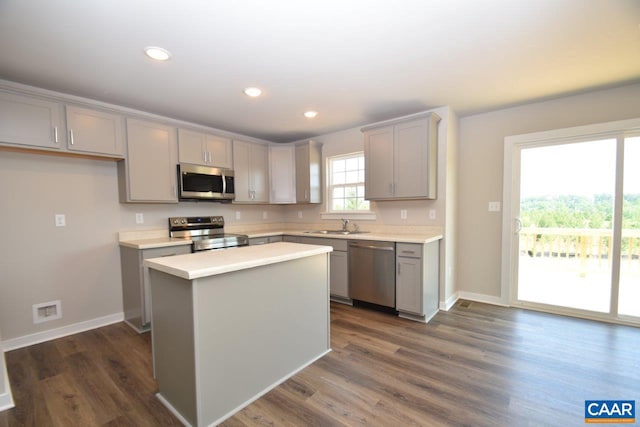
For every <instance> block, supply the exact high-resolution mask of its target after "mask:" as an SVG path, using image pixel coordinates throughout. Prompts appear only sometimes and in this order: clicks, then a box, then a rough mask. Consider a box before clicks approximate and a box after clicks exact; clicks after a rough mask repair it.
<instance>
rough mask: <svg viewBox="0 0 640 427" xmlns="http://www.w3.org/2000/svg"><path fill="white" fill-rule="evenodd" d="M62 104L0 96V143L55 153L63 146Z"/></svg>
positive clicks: (18, 96) (5, 95)
mask: <svg viewBox="0 0 640 427" xmlns="http://www.w3.org/2000/svg"><path fill="white" fill-rule="evenodd" d="M63 114H64V112H63V108H62V104H59V103H57V102H51V101H46V100H42V99H38V98H32V97H30V96H23V95H16V94H12V93H8V92H0V143H6V144H17V145H24V146H33V147H38V148H52V149H59V148H60V147H61V145H62V144H64V143H66V137H65V134H66V132H65V129H66V128H65V125H64V115H63Z"/></svg>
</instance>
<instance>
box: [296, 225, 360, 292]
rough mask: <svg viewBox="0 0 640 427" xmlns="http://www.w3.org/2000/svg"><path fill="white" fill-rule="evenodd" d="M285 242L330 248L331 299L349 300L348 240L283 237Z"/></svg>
mask: <svg viewBox="0 0 640 427" xmlns="http://www.w3.org/2000/svg"><path fill="white" fill-rule="evenodd" d="M284 241H285V242H293V243H303V244H307V245H320V246H331V247H333V252H331V256H330V267H329V269H330V272H331V274H330V277H329V288H330V293H331V296H332V297H333V299H336V300H337V301H341V300H349V267H348V256H347V248H348V243H349V241H348V240H343V239H327V238H323V237H303V236H284Z"/></svg>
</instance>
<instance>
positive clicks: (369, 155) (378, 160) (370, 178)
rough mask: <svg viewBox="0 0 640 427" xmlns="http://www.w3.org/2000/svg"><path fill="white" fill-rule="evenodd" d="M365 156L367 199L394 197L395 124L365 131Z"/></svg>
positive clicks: (365, 190) (365, 189)
mask: <svg viewBox="0 0 640 427" xmlns="http://www.w3.org/2000/svg"><path fill="white" fill-rule="evenodd" d="M364 157H365V164H364V168H365V187H364V193H365V195H364V197H365V199H388V198H391V197H393V193H394V191H393V190H394V175H393V126H387V127H383V128H377V129H372V130H370V131H367V132H365V134H364Z"/></svg>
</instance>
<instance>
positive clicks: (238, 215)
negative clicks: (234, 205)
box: [236, 211, 242, 219]
mask: <svg viewBox="0 0 640 427" xmlns="http://www.w3.org/2000/svg"><path fill="white" fill-rule="evenodd" d="M240 218H242V214H241V213H240V211H236V219H240Z"/></svg>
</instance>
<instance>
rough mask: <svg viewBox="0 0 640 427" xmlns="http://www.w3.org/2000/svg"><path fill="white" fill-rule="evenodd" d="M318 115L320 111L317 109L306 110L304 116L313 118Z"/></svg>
mask: <svg viewBox="0 0 640 427" xmlns="http://www.w3.org/2000/svg"><path fill="white" fill-rule="evenodd" d="M317 115H318V112H317V111H307V112H305V113H304V116H305V117H306V118H307V119H313V118H315V117H316V116H317Z"/></svg>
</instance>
